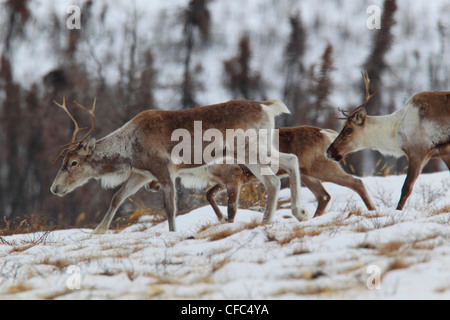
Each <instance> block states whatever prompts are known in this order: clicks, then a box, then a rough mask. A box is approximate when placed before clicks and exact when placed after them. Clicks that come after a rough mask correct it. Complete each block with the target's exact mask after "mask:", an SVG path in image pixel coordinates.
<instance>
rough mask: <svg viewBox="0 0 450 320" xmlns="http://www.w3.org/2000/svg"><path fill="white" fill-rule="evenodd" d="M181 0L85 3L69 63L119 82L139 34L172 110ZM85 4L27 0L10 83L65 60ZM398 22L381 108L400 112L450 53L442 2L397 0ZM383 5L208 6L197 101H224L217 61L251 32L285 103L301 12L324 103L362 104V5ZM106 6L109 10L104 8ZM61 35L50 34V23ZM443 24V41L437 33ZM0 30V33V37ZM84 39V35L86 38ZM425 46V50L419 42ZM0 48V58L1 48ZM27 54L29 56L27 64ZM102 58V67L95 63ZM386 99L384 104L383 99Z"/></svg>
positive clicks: (24, 81)
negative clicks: (288, 62)
mask: <svg viewBox="0 0 450 320" xmlns="http://www.w3.org/2000/svg"><path fill="white" fill-rule="evenodd" d="M188 2H189V1H188V0H167V1H156V0H155V1H147V0H134V1H132V2H131V3H130V2H129V1H123V0H120V1H114V3H113V4H112V3H111V2H110V1H106V0H99V1H95V2H93V4H92V9H91V17H90V19H91V21H95V22H96V23H87V24H82V25H81V34H82V40H81V42H80V43H79V48H78V52H77V54H76V60H77V61H79V62H80V63H84V64H85V65H86V69H87V70H92V74H91V76H92V77H93V78H97V77H98V76H99V74H98V73H102V76H103V77H104V79H106V81H108V82H110V83H117V81H118V80H119V78H120V70H121V68H125V69H126V68H127V67H128V65H129V61H127V59H128V56H127V54H126V53H125V52H126V48H128V47H129V46H130V36H129V32H130V30H131V29H132V28H134V26H135V27H136V31H137V39H138V40H139V41H138V46H137V51H138V54H137V55H138V57H137V65H139V66H140V67H142V68H143V67H145V61H144V59H143V58H142V53H143V52H144V50H147V49H148V48H150V49H151V51H152V54H153V56H154V67H155V68H156V70H157V73H158V74H157V82H158V85H157V87H156V88H154V95H155V99H156V106H157V107H159V108H175V107H177V105H178V106H179V96H178V95H179V92H178V91H179V90H177V88H178V86H179V84H180V83H181V82H182V79H183V61H184V50H183V19H182V13H183V10H184V9H185V8H186V7H187V4H188ZM84 3H85V2H84V1H81V0H80V1H72V0H61V1H51V0H34V1H31V2H30V4H29V6H30V12H31V15H32V19H31V20H32V21H31V22H30V23H28V24H27V25H26V30H25V31H24V32H23V35H22V36H21V37H18V39H15V40H14V41H13V44H12V47H13V50H12V52H13V55H12V57H11V58H12V65H13V76H14V79H15V81H16V82H18V83H20V84H21V85H22V86H23V87H25V88H29V87H31V85H32V84H33V83H39V82H40V81H41V80H42V78H43V77H44V76H45V75H46V74H47V73H48V72H49V71H51V70H53V69H55V68H58V67H60V66H61V64H64V63H66V61H65V59H66V58H65V57H64V55H63V52H64V48H65V47H66V45H67V35H68V30H67V29H66V28H65V25H66V19H67V18H68V17H69V14H67V13H66V10H67V8H68V7H69V5H72V4H76V5H79V6H80V7H81V8H82V7H83V4H84ZM397 4H398V10H397V12H396V14H395V19H396V21H397V23H396V25H395V26H394V28H393V30H392V32H393V35H394V42H393V45H392V48H391V49H390V50H389V52H388V53H387V57H386V61H387V62H388V64H389V70H388V71H387V72H385V73H384V74H383V83H384V87H385V91H386V92H389V94H387V95H386V97H384V98H383V99H385V100H387V101H384V104H391V103H393V102H394V103H395V107H396V108H397V109H399V108H400V107H401V106H402V105H403V103H404V102H405V101H406V99H407V98H408V97H410V96H411V95H412V94H414V93H417V92H420V91H426V90H445V89H447V88H445V83H446V80H448V77H447V76H446V74H447V73H448V70H449V68H450V65H449V60H448V59H445V55H447V53H446V52H445V51H446V50H448V45H449V43H448V30H449V24H448V16H449V13H450V5H449V3H448V1H447V0H433V1H427V0H417V1H414V2H411V1H408V0H398V1H397ZM370 5H378V6H379V7H380V8H382V7H383V1H382V0H371V1H368V0H366V1H358V2H356V1H348V0H347V1H334V0H328V1H320V3H319V2H317V1H315V0H304V1H297V0H285V1H274V0H251V1H250V0H248V1H240V0H228V1H211V2H210V3H209V4H208V8H209V10H210V13H211V21H212V25H211V34H212V36H211V39H212V40H211V43H209V44H208V45H207V46H205V47H201V46H199V45H197V46H196V48H195V50H194V53H193V56H192V68H193V69H196V68H197V67H198V66H200V67H201V68H200V69H201V70H202V71H201V72H199V73H198V74H196V75H195V77H196V80H198V81H199V83H200V84H201V87H202V90H200V91H199V92H196V100H197V102H198V103H199V104H200V105H208V104H214V103H217V102H219V101H228V100H230V94H229V92H228V91H227V90H226V89H225V88H224V85H223V61H224V60H226V59H230V58H231V57H233V56H235V55H236V53H237V47H238V41H239V38H240V37H241V36H242V35H244V34H249V35H250V44H251V49H252V57H251V68H252V70H255V71H258V72H259V73H260V74H261V78H262V79H263V80H264V86H265V88H266V90H267V92H266V95H267V97H269V98H282V96H283V90H284V88H283V86H284V82H285V71H284V70H283V56H284V49H285V47H286V44H287V41H288V37H289V33H290V26H289V19H288V18H289V17H290V16H292V15H296V14H298V15H299V16H300V17H301V19H302V21H303V23H304V25H305V29H306V30H307V39H306V46H307V48H306V52H305V56H304V65H305V68H307V69H309V68H310V67H311V66H312V65H316V66H318V65H319V64H320V57H321V56H322V54H323V52H324V50H325V48H326V46H327V44H331V45H333V47H334V50H333V61H334V67H335V70H334V71H333V72H332V80H333V86H334V88H333V91H332V93H331V97H330V101H332V103H333V105H335V106H336V107H338V106H340V107H346V106H348V105H350V106H351V105H355V104H356V103H358V101H359V100H360V90H356V89H355V88H359V86H360V84H361V75H360V71H361V69H362V68H363V64H364V61H365V59H366V58H367V56H368V55H369V53H370V50H371V43H372V39H373V35H374V32H375V31H374V30H369V29H368V28H367V26H366V21H367V19H368V18H369V16H370V15H369V14H368V13H367V8H368V7H369V6H370ZM105 10H106V11H105ZM55 20H56V21H57V22H58V23H59V26H60V29H59V30H55V27H54V25H53V24H54V21H55ZM7 21H8V19H7V17H6V13H4V12H0V26H3V25H4V24H6V23H7ZM438 24H440V25H441V26H442V30H443V31H442V32H443V36H441V35H440V34H439V32H438ZM6 29H7V28H6V26H5V27H4V28H3V31H2V30H1V28H0V36H4V33H5V32H6ZM84 35H86V36H84ZM424 43H426V45H423V44H424ZM2 46H3V43H0V52H2V51H3V47H2ZM30 52H32V54H33V59H29V56H30ZM98 62H101V64H102V66H101V71H100V70H99V67H98ZM432 65H435V66H436V67H438V69H437V70H436V71H435V72H436V79H437V80H439V81H440V82H441V86H444V87H442V88H440V87H434V86H433V84H432V79H431V77H432V75H431V70H430V68H431V66H432ZM388 97H389V98H388Z"/></svg>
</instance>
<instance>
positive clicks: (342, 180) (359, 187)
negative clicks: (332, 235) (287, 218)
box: [145, 126, 375, 223]
mask: <svg viewBox="0 0 450 320" xmlns="http://www.w3.org/2000/svg"><path fill="white" fill-rule="evenodd" d="M277 129H278V130H279V150H280V151H281V152H284V153H291V154H294V155H296V156H297V157H298V162H299V166H300V174H301V181H302V183H303V184H304V185H305V186H306V187H307V188H308V189H309V190H311V192H312V193H313V194H314V196H315V197H316V199H317V208H316V212H315V213H314V218H316V217H319V216H321V215H323V214H324V212H325V209H326V208H327V206H328V203H329V202H330V200H331V196H330V194H329V193H328V192H327V191H326V190H325V188H324V186H323V184H322V181H324V182H332V183H335V184H337V185H341V186H344V187H347V188H350V189H352V190H353V191H355V192H356V193H357V194H358V195H359V196H360V197H361V199H362V200H363V202H364V204H365V205H366V207H367V209H368V210H375V206H374V204H373V202H372V200H371V199H370V197H369V195H368V193H367V190H366V188H365V187H364V184H363V182H362V181H361V180H360V179H357V178H355V177H353V176H351V175H350V174H347V173H346V172H345V171H344V170H343V169H342V168H341V166H340V165H339V164H338V163H337V162H336V161H333V160H331V159H328V158H327V157H326V155H325V152H326V150H327V148H328V147H329V146H330V144H331V143H332V142H333V141H334V139H335V138H336V137H337V135H338V133H337V132H336V131H333V130H329V129H321V128H317V127H311V126H299V127H293V128H277ZM278 176H279V177H284V176H286V172H285V171H283V170H280V171H279V172H278ZM256 180H257V179H256V177H255V176H254V175H253V174H252V173H251V172H250V171H249V170H248V169H247V168H246V167H245V166H242V165H232V166H230V165H220V166H216V167H214V168H213V169H212V170H211V172H210V173H209V175H207V176H205V179H204V182H203V184H202V185H201V187H206V186H207V185H209V186H211V188H210V189H209V190H208V191H207V193H206V199H207V200H208V202H209V203H210V205H211V206H212V208H213V209H214V212H215V213H216V215H217V218H218V219H219V222H221V223H223V222H233V221H234V218H235V215H236V211H237V207H238V202H239V194H240V190H241V187H242V186H244V185H246V184H248V183H252V182H255V181H256ZM181 183H182V184H183V185H184V187H187V188H195V187H197V188H198V187H199V186H198V185H197V186H195V185H193V184H192V183H189V181H185V180H181ZM145 188H146V190H147V191H151V192H157V191H158V190H160V185H159V183H158V181H152V182H151V183H150V184H147V185H146V186H145ZM222 191H226V193H227V197H228V204H227V205H228V207H227V218H225V217H224V216H223V215H222V212H221V211H220V209H219V207H218V205H217V202H216V196H217V195H218V194H219V193H220V192H222Z"/></svg>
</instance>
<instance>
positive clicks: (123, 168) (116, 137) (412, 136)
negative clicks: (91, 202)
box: [51, 73, 450, 233]
mask: <svg viewBox="0 0 450 320" xmlns="http://www.w3.org/2000/svg"><path fill="white" fill-rule="evenodd" d="M364 84H365V88H366V94H365V99H364V102H363V104H362V105H360V106H359V107H357V108H356V109H354V110H352V111H342V110H341V112H342V114H343V115H344V117H343V118H341V119H344V120H345V123H344V126H343V128H342V130H341V132H340V133H339V134H338V133H337V132H334V131H332V130H328V129H320V128H316V127H310V126H300V127H294V128H275V117H276V116H277V115H280V114H283V113H287V114H289V113H290V112H289V109H288V108H287V107H286V105H285V104H284V103H283V102H281V101H280V100H270V101H246V100H232V101H228V102H225V103H220V104H216V105H210V106H205V107H199V108H193V109H189V110H179V111H163V110H147V111H144V112H142V113H140V114H138V115H137V116H135V117H134V118H133V119H131V120H130V121H129V122H127V123H126V124H124V125H123V126H122V127H121V128H119V129H117V130H116V131H114V132H112V133H110V134H109V135H107V136H106V137H104V138H101V139H98V140H96V139H95V138H89V136H90V135H91V134H92V132H93V131H94V128H95V123H96V118H95V106H96V103H95V100H94V103H93V107H92V108H91V109H87V108H85V107H84V106H82V105H80V104H78V103H76V104H77V105H78V107H80V108H81V109H83V110H84V111H86V112H87V113H88V114H89V115H90V116H91V118H92V127H91V129H90V130H89V132H88V133H87V134H86V135H84V137H83V138H81V139H79V140H77V136H78V134H79V132H80V131H81V129H80V127H79V126H78V123H77V121H76V120H75V119H74V117H73V116H72V114H71V113H70V112H69V110H68V109H67V107H66V104H65V100H63V103H62V104H60V103H57V102H55V103H56V104H57V106H58V107H60V108H61V109H62V110H64V111H65V112H66V113H67V114H68V116H69V117H70V119H71V120H72V121H73V123H74V125H75V130H74V133H73V136H72V140H71V142H70V143H69V144H67V147H66V148H64V149H63V150H62V151H61V153H60V154H59V156H58V158H57V159H56V160H55V163H56V162H57V161H59V159H60V158H63V163H62V166H61V168H60V170H59V172H58V174H57V175H56V178H55V180H54V182H53V184H52V186H51V192H52V193H53V194H55V195H58V196H60V197H63V196H64V195H66V194H68V193H70V192H72V191H73V190H75V189H76V188H77V187H79V186H82V185H84V184H85V183H87V182H88V181H89V180H91V179H95V180H100V181H101V184H102V187H104V188H114V187H117V186H119V185H121V187H120V189H119V190H118V191H117V192H116V193H115V194H114V196H113V198H112V200H111V203H110V206H109V209H108V211H107V212H106V214H105V216H104V218H103V220H102V222H101V223H100V224H99V225H98V226H97V228H96V229H95V230H94V233H104V232H105V231H106V230H108V228H109V225H110V223H111V221H112V219H113V217H114V215H115V213H116V211H117V209H118V208H119V206H120V205H121V204H122V203H123V202H124V201H125V200H126V199H127V198H128V197H130V196H131V195H133V194H134V193H136V192H137V191H138V190H139V189H141V188H142V187H145V188H146V189H147V190H149V191H154V192H156V191H157V192H162V194H163V199H164V201H163V203H164V210H165V212H166V215H167V219H168V224H169V230H170V231H176V224H175V217H176V194H177V192H176V190H175V179H176V178H177V177H180V178H181V183H182V184H183V185H184V186H185V187H186V188H206V187H208V186H209V187H210V189H209V190H208V191H207V199H208V201H209V202H210V203H211V206H212V207H213V209H214V211H215V213H216V215H217V218H218V219H219V221H220V222H233V221H234V217H235V214H236V210H237V206H238V199H239V191H240V188H241V187H242V186H243V185H245V184H246V183H249V182H251V181H255V180H259V181H260V182H261V183H262V184H263V185H264V187H265V190H266V194H267V205H266V209H265V213H264V217H263V221H264V222H266V223H270V222H271V221H272V219H273V214H274V212H275V210H276V208H277V199H278V192H279V190H280V185H281V183H280V177H281V176H284V175H288V176H289V178H290V188H291V210H292V214H293V216H294V217H295V218H297V220H298V221H304V220H307V219H308V217H309V215H308V213H307V212H306V210H305V209H304V208H303V206H302V203H301V199H300V186H301V182H303V184H304V185H305V186H306V187H307V188H309V189H310V190H311V192H312V193H313V194H314V196H315V197H316V198H317V201H318V205H317V209H316V212H315V214H314V217H317V216H320V215H322V214H323V213H324V212H325V209H326V207H327V204H328V202H329V201H330V195H329V194H328V193H327V191H326V190H325V188H324V187H323V185H322V181H327V182H332V183H336V184H338V185H342V186H345V187H348V188H351V189H352V190H354V191H355V192H356V193H358V195H359V196H360V197H361V199H362V200H363V202H364V204H365V205H366V207H367V209H368V210H375V206H374V204H373V203H372V201H371V199H370V197H369V195H368V193H367V191H366V189H365V187H364V184H363V182H362V181H361V180H360V179H357V178H355V177H353V176H352V175H350V174H347V173H346V172H344V170H343V169H342V168H341V166H340V165H339V163H338V162H339V161H341V160H342V159H344V157H345V156H346V155H347V154H349V153H352V152H355V151H358V150H361V149H366V148H368V149H373V150H378V151H379V152H381V153H382V154H385V155H392V156H395V157H401V156H406V157H407V159H408V162H409V167H408V173H407V176H406V180H405V183H404V185H403V188H402V193H401V197H400V201H399V203H398V206H397V210H402V209H403V207H404V206H405V203H406V201H407V199H408V197H409V195H410V194H411V192H412V189H413V186H414V182H415V181H416V179H417V177H418V176H419V174H420V172H421V171H422V168H423V167H424V165H425V164H426V163H427V162H428V161H429V160H430V159H431V158H441V159H442V160H443V161H444V162H445V164H446V165H447V167H448V168H449V170H450V92H422V93H419V94H416V95H414V96H412V97H411V98H410V99H409V100H408V101H407V102H406V103H405V105H404V106H403V108H402V109H400V110H398V111H396V112H394V113H392V114H390V115H386V116H369V115H368V114H367V112H366V104H367V102H368V101H369V100H370V98H371V97H372V95H371V94H370V90H369V85H370V80H369V77H368V75H367V73H366V74H365V75H364ZM88 138H89V139H88ZM222 190H226V192H227V195H228V212H227V217H226V218H225V217H224V216H223V215H222V213H221V211H220V210H219V208H218V206H217V203H216V201H215V196H216V195H217V193H219V192H221V191H222Z"/></svg>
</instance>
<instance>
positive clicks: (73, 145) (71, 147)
mask: <svg viewBox="0 0 450 320" xmlns="http://www.w3.org/2000/svg"><path fill="white" fill-rule="evenodd" d="M53 102H54V103H55V104H56V105H57V106H58V107H59V108H61V109H63V110H64V112H66V113H67V115H68V116H69V117H70V119H71V120H72V122H73V123H74V125H75V130H74V131H73V135H72V141H71V142H70V143H68V144H66V145H65V146H68V147H67V148H65V149H63V150H62V151H61V152H60V154H59V156H58V157H57V158H56V159H55V160H54V161H53V163H57V162H58V161H59V159H61V157H62V156H63V155H64V154H66V153H67V152H69V151H73V150H76V149H78V147H79V146H80V145H81V144H82V143H83V142H84V141H85V140H86V139H87V137H89V136H90V135H91V133H92V132H93V131H94V129H95V122H96V120H95V106H96V102H97V98H95V99H94V104H93V106H92V109H90V110H89V109H87V108H86V107H85V106H83V105H81V104H79V103H78V102H76V101H74V102H75V104H76V105H77V106H78V107H79V108H81V109H82V110H84V111H86V112H87V113H88V114H89V115H90V116H91V118H92V127H91V129H90V130H89V132H88V133H87V134H86V135H85V136H84V137H83V138H82V139H80V140H78V141H77V140H76V138H77V135H78V133H79V132H80V131H81V130H84V129H86V128H80V127H79V125H78V122H77V121H76V120H75V118H74V117H73V116H72V114H71V113H70V112H69V110H67V107H66V98H65V97H63V104H62V105H61V104H59V103H58V102H56V101H53Z"/></svg>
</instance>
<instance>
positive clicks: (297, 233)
mask: <svg viewBox="0 0 450 320" xmlns="http://www.w3.org/2000/svg"><path fill="white" fill-rule="evenodd" d="M323 230H324V229H323V228H305V227H302V226H298V225H296V226H295V227H294V228H293V229H292V230H291V231H289V232H279V231H277V230H272V229H271V228H266V230H265V231H266V234H267V239H268V240H269V241H276V242H277V243H278V244H279V245H285V244H288V243H290V242H291V241H292V240H295V239H303V238H305V237H315V236H318V235H320V234H321V233H322V232H323Z"/></svg>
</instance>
